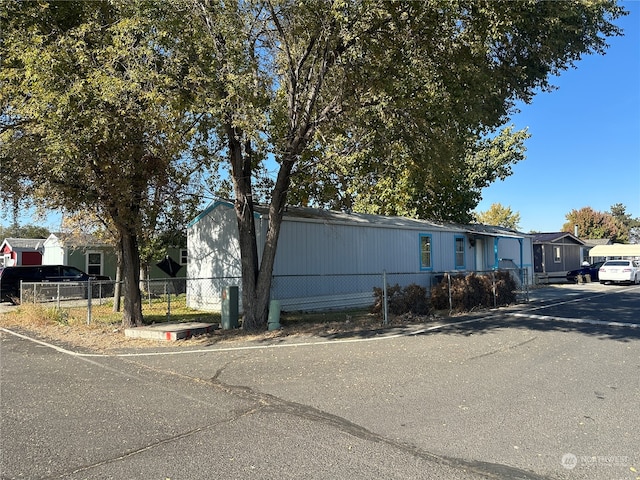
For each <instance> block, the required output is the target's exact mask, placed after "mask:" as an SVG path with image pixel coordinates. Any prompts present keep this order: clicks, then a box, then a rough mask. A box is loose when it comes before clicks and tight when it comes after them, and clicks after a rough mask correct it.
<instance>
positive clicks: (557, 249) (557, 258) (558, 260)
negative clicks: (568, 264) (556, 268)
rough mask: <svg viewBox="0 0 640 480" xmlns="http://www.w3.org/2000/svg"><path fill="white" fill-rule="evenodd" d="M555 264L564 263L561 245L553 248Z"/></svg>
mask: <svg viewBox="0 0 640 480" xmlns="http://www.w3.org/2000/svg"><path fill="white" fill-rule="evenodd" d="M556 253H557V254H558V255H557V256H556ZM553 263H562V247H561V246H560V245H554V246H553Z"/></svg>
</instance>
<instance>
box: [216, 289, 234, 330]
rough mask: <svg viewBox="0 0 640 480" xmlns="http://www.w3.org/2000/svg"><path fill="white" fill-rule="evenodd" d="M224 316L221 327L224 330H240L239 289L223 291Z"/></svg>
mask: <svg viewBox="0 0 640 480" xmlns="http://www.w3.org/2000/svg"><path fill="white" fill-rule="evenodd" d="M221 313H222V315H221V317H222V318H221V320H220V327H221V328H222V329H223V330H229V329H231V328H238V287H237V286H231V287H224V288H223V289H222V312H221Z"/></svg>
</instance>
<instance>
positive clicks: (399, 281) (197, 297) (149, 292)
mask: <svg viewBox="0 0 640 480" xmlns="http://www.w3.org/2000/svg"><path fill="white" fill-rule="evenodd" d="M499 272H508V275H509V276H510V278H511V279H512V280H513V285H515V291H514V292H513V293H514V295H515V300H516V301H517V302H528V300H529V288H530V285H529V275H528V271H527V270H526V269H503V270H491V271H487V272H473V275H476V276H483V277H485V278H486V281H487V282H489V283H490V284H491V287H490V290H491V292H490V294H491V295H493V300H492V305H488V306H498V305H500V304H501V303H500V299H499V298H498V292H497V288H496V285H497V282H498V280H497V276H498V275H499ZM471 274H472V273H471V272H460V271H455V272H431V271H430V272H380V273H372V274H334V275H275V276H274V277H273V279H272V284H271V299H272V300H278V302H279V303H280V307H281V309H282V311H284V312H294V311H295V312H298V311H302V312H305V311H321V310H348V309H365V308H366V309H369V308H372V307H373V305H374V303H375V302H376V301H378V300H377V299H376V294H375V290H376V289H377V290H379V291H382V292H383V299H382V301H383V302H384V304H385V308H384V321H385V322H387V321H388V309H387V308H386V305H387V302H388V298H387V295H386V293H387V290H388V289H387V287H393V286H395V285H398V286H400V287H406V286H409V285H418V286H420V287H422V288H423V289H424V290H425V292H426V294H427V296H431V293H432V290H433V289H434V287H436V286H439V288H440V290H439V291H440V294H442V287H443V286H444V289H445V294H446V296H447V297H448V305H449V309H450V310H453V309H454V297H455V295H456V293H455V289H454V284H455V279H460V278H465V277H466V276H468V275H471ZM229 286H239V287H240V295H239V297H240V303H241V298H242V292H241V288H242V281H241V278H240V277H212V278H167V279H149V280H143V281H141V283H140V287H141V293H142V300H143V301H142V308H143V314H145V311H147V312H149V311H152V310H153V311H157V310H159V309H160V310H163V311H166V316H167V319H169V318H170V317H171V316H172V315H174V313H173V312H174V311H175V310H176V308H178V307H179V308H184V309H189V310H193V311H203V312H220V311H221V306H222V291H223V289H225V288H226V287H229ZM115 287H116V284H115V282H113V281H90V282H38V283H31V282H23V283H22V284H21V295H20V300H21V302H22V303H48V304H53V305H54V306H56V307H57V308H64V307H69V306H73V307H76V308H78V307H85V308H86V309H87V322H90V321H91V316H92V307H95V306H96V305H104V304H112V302H113V295H114V292H115ZM240 310H242V305H240Z"/></svg>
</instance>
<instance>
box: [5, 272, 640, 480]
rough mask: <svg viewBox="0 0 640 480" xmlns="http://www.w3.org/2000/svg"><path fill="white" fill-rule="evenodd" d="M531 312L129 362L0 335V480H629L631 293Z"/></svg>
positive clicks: (637, 335) (633, 459)
mask: <svg viewBox="0 0 640 480" xmlns="http://www.w3.org/2000/svg"><path fill="white" fill-rule="evenodd" d="M535 300H536V301H535V302H532V303H531V304H529V305H527V306H520V307H518V308H510V309H502V310H499V311H497V312H494V313H492V314H486V315H482V316H477V317H461V318H459V319H456V322H455V324H451V325H445V326H439V327H437V328H434V326H431V327H429V328H426V327H425V328H421V329H419V328H416V329H413V330H397V331H388V332H385V333H383V334H379V335H363V336H343V337H341V338H337V337H335V336H331V335H326V336H324V337H314V338H304V339H303V338H291V337H283V338H280V339H275V340H270V341H267V342H253V343H246V344H239V345H236V344H234V346H233V347H228V348H221V347H220V345H217V346H215V345H212V346H211V347H200V348H198V349H192V350H185V349H175V350H169V351H167V350H166V349H162V351H158V352H146V353H145V354H143V355H141V354H140V352H135V351H129V352H123V353H122V354H119V355H111V356H99V355H98V356H92V355H89V354H83V353H80V352H70V351H69V350H64V349H63V348H52V346H50V345H46V344H43V343H36V342H34V341H32V340H30V339H27V338H23V337H20V336H16V335H14V334H12V333H9V332H7V331H2V332H0V333H1V343H0V347H1V350H0V363H1V370H0V374H1V378H0V380H1V383H0V400H1V407H0V408H1V413H2V423H1V427H2V430H1V431H0V438H1V440H2V443H1V445H0V447H1V450H2V457H1V459H0V474H1V476H2V478H3V479H5V478H6V479H13V478H30V479H36V478H68V479H107V478H114V479H115V478H117V479H142V478H144V479H159V480H165V479H167V478H169V479H172V480H177V479H200V478H203V479H204V478H238V479H240V478H242V479H244V478H260V479H263V478H264V479H266V478H278V479H279V478H305V479H307V478H354V479H360V478H362V479H364V478H367V479H370V478H385V479H386V478H399V479H410V478H411V479H414V478H425V479H431V478H435V479H438V478H440V479H475V478H498V479H516V478H522V479H542V478H544V479H552V478H553V479H611V480H616V479H636V478H637V477H638V476H640V473H639V472H640V401H639V400H640V314H639V312H640V287H632V286H629V287H615V286H600V285H598V284H592V285H588V286H575V287H570V286H567V287H566V288H550V289H545V290H544V291H540V292H537V293H536V295H535ZM612 322H614V323H612Z"/></svg>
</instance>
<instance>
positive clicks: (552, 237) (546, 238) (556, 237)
mask: <svg viewBox="0 0 640 480" xmlns="http://www.w3.org/2000/svg"><path fill="white" fill-rule="evenodd" d="M562 240H570V242H571V243H575V244H577V245H584V244H585V243H584V242H583V241H582V240H580V239H579V238H578V237H576V236H575V235H573V234H571V233H569V232H550V233H534V234H533V243H558V242H560V241H562Z"/></svg>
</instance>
